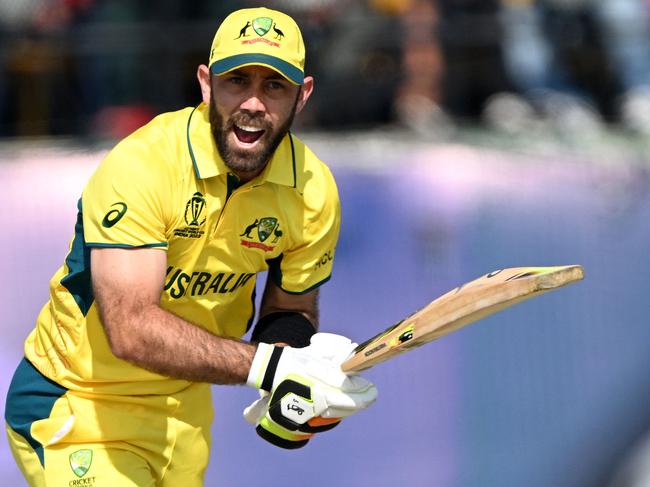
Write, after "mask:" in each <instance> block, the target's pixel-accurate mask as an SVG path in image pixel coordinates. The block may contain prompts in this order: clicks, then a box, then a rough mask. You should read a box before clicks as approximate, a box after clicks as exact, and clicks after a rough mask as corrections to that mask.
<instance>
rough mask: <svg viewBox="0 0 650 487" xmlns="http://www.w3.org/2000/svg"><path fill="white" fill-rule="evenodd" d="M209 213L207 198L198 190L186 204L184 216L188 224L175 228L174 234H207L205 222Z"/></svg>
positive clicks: (196, 235) (190, 236) (187, 236)
mask: <svg viewBox="0 0 650 487" xmlns="http://www.w3.org/2000/svg"><path fill="white" fill-rule="evenodd" d="M207 213H208V211H207V204H206V202H205V198H204V197H203V195H202V194H201V193H200V192H198V191H197V192H196V193H194V194H193V195H192V197H191V198H190V199H189V200H188V201H187V203H186V204H185V213H184V215H183V218H184V220H185V223H186V224H187V226H186V227H183V228H177V229H176V230H174V235H176V236H177V237H185V238H201V237H202V236H203V235H204V234H205V230H203V224H204V223H205V220H206V215H207Z"/></svg>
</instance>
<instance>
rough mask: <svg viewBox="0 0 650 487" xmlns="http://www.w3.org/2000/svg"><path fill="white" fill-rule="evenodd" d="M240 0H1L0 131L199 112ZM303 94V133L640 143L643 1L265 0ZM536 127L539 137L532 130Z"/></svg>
mask: <svg viewBox="0 0 650 487" xmlns="http://www.w3.org/2000/svg"><path fill="white" fill-rule="evenodd" d="M253 4H256V2H249V1H241V2H235V1H223V2H210V1H207V0H203V1H196V2H178V1H176V0H162V1H160V2H156V7H155V8H152V7H151V5H150V3H148V2H145V1H143V0H140V1H127V0H0V41H1V43H0V136H5V137H6V136H34V135H39V136H40V135H73V136H108V137H116V136H117V137H119V136H122V135H124V134H125V133H129V132H130V131H131V130H132V129H133V128H135V127H137V126H138V125H140V124H142V123H143V121H146V120H148V119H149V118H151V117H152V116H153V115H155V114H157V113H160V112H162V111H167V110H172V109H176V108H178V107H182V106H189V105H194V104H196V103H197V101H198V89H197V87H196V82H195V70H196V66H197V65H198V64H199V63H202V62H205V61H206V59H207V52H208V46H209V45H210V42H211V39H212V36H213V34H214V30H215V27H216V26H217V25H218V24H219V21H220V19H221V18H223V17H224V16H225V15H226V14H227V13H228V12H229V11H231V10H232V9H233V8H237V7H240V6H246V5H253ZM268 5H269V6H275V7H277V8H282V9H285V10H287V11H288V12H291V13H292V14H293V15H294V16H296V17H297V18H298V20H299V22H300V24H301V25H302V28H303V32H304V36H305V38H306V40H307V47H308V56H307V70H308V71H309V72H310V73H312V74H314V75H315V77H316V80H317V83H318V84H317V86H318V89H317V90H316V92H315V95H314V97H313V98H312V103H310V105H309V108H308V111H307V113H305V116H304V117H302V121H301V123H302V126H304V127H307V128H314V129H327V130H346V129H348V128H349V127H372V126H377V125H386V124H393V125H395V124H396V125H402V126H406V127H408V128H410V129H411V130H414V131H416V132H420V133H422V134H423V135H425V136H426V135H427V134H431V133H438V132H440V133H443V134H444V133H448V132H449V129H450V128H451V127H453V126H457V125H460V126H461V127H463V126H464V125H466V124H468V123H470V124H480V123H485V125H486V126H487V127H488V128H490V129H496V130H500V131H504V132H506V133H514V134H517V135H518V134H520V133H521V132H525V131H530V130H533V131H535V130H537V129H539V127H540V126H544V125H551V126H553V127H555V126H557V125H558V124H559V125H560V130H561V131H564V130H571V131H576V132H581V131H592V132H593V131H594V130H598V131H600V130H601V128H603V127H602V126H603V125H612V124H613V125H615V126H616V127H617V128H623V129H625V130H627V131H628V132H630V133H631V134H632V135H641V136H650V13H648V12H649V10H650V7H649V6H648V1H647V0H437V1H435V0H365V1H364V0H276V1H270V2H268ZM546 128H548V127H546Z"/></svg>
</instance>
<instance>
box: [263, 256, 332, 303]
mask: <svg viewBox="0 0 650 487" xmlns="http://www.w3.org/2000/svg"><path fill="white" fill-rule="evenodd" d="M283 257H284V254H280V255H278V256H277V257H275V258H273V259H268V260H267V261H266V264H267V265H268V266H269V274H268V277H267V278H271V279H273V282H274V283H275V285H276V286H278V287H279V288H280V289H282V290H283V291H284V292H285V293H287V294H295V295H300V294H306V293H308V292H309V291H313V290H314V289H316V288H318V287H320V286H322V285H323V284H325V283H326V282H327V281H329V280H330V278H331V277H332V274H330V275H328V276H327V277H326V278H325V279H323V280H322V281H319V282H317V283H316V284H314V285H313V286H311V287H309V288H307V289H304V290H303V291H288V290H287V289H285V288H284V287H282V277H283V276H282V268H281V267H280V266H281V264H282V258H283Z"/></svg>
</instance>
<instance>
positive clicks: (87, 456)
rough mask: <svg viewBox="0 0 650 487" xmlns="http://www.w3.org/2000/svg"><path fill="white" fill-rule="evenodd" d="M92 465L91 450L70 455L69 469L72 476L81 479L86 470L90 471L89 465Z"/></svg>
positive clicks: (78, 451)
mask: <svg viewBox="0 0 650 487" xmlns="http://www.w3.org/2000/svg"><path fill="white" fill-rule="evenodd" d="M92 463H93V451H92V450H77V451H76V452H73V453H71V454H70V468H71V469H72V471H73V472H74V474H75V475H76V476H77V477H79V478H81V477H83V476H84V475H86V473H88V470H90V465H91V464H92Z"/></svg>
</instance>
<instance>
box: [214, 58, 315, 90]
mask: <svg viewBox="0 0 650 487" xmlns="http://www.w3.org/2000/svg"><path fill="white" fill-rule="evenodd" d="M249 65H261V66H268V67H269V68H271V69H273V70H275V71H277V72H278V73H280V74H281V75H282V76H284V77H285V78H287V79H288V80H289V81H291V82H292V83H294V84H296V85H301V84H303V83H304V81H305V74H304V73H303V72H302V71H301V70H300V69H298V68H296V67H295V66H294V65H293V64H290V63H288V62H286V61H285V60H283V59H280V58H277V57H274V56H269V55H268V54H237V55H235V56H230V57H227V58H224V59H220V60H219V61H215V62H214V63H212V65H211V66H210V71H211V72H212V74H215V75H220V74H224V73H227V72H228V71H232V70H233V69H237V68H240V67H242V66H249Z"/></svg>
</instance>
